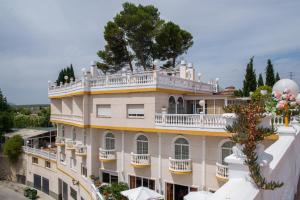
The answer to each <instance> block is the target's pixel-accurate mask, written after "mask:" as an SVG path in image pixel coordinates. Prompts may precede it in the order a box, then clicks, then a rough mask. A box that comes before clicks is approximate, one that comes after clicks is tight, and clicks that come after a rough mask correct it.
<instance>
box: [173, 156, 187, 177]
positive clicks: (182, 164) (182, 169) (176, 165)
mask: <svg viewBox="0 0 300 200" xmlns="http://www.w3.org/2000/svg"><path fill="white" fill-rule="evenodd" d="M169 170H170V171H171V172H172V173H175V174H186V173H191V172H192V160H191V159H183V160H182V159H173V158H169Z"/></svg>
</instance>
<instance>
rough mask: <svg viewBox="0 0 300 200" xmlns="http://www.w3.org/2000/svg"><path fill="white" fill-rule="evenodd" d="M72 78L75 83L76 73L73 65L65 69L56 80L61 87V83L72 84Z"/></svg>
mask: <svg viewBox="0 0 300 200" xmlns="http://www.w3.org/2000/svg"><path fill="white" fill-rule="evenodd" d="M65 76H68V79H67V80H66V79H65ZM71 78H73V80H74V81H75V73H74V69H73V65H72V64H71V65H70V66H68V67H66V68H63V69H62V70H61V71H60V72H59V74H58V77H57V80H56V85H60V83H61V82H62V83H63V84H65V83H70V80H71Z"/></svg>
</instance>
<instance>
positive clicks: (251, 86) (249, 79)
mask: <svg viewBox="0 0 300 200" xmlns="http://www.w3.org/2000/svg"><path fill="white" fill-rule="evenodd" d="M256 87H257V82H256V74H255V70H254V69H253V57H252V58H250V62H249V63H248V64H247V68H246V74H245V79H244V85H243V94H244V96H246V97H248V96H249V94H250V92H253V91H254V90H256Z"/></svg>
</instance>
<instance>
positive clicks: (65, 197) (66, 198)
mask: <svg viewBox="0 0 300 200" xmlns="http://www.w3.org/2000/svg"><path fill="white" fill-rule="evenodd" d="M62 197H63V200H68V184H67V183H65V182H63V195H62Z"/></svg>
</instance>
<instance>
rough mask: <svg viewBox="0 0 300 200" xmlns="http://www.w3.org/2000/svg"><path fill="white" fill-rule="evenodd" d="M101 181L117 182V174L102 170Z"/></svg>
mask: <svg viewBox="0 0 300 200" xmlns="http://www.w3.org/2000/svg"><path fill="white" fill-rule="evenodd" d="M102 182H103V183H118V176H116V175H113V174H111V173H107V172H102Z"/></svg>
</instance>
